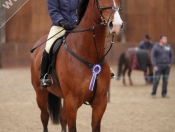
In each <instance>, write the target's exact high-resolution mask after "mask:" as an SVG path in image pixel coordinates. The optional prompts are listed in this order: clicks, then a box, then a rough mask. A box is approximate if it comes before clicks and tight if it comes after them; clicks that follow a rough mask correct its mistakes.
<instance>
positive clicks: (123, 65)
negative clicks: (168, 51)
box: [117, 48, 153, 85]
mask: <svg viewBox="0 0 175 132" xmlns="http://www.w3.org/2000/svg"><path fill="white" fill-rule="evenodd" d="M138 50H139V49H138V48H129V49H127V50H126V51H125V52H123V53H121V55H120V57H119V61H118V73H117V80H120V78H121V76H122V78H123V84H124V85H126V79H125V73H126V72H127V71H128V78H129V83H130V85H133V82H132V79H131V73H132V70H140V71H143V72H144V77H145V81H146V84H151V83H152V82H153V66H152V64H151V50H140V52H146V53H147V59H146V60H143V61H146V69H145V70H143V69H139V67H137V68H133V64H134V63H135V59H134V56H135V57H136V54H137V52H138ZM136 63H138V62H136ZM147 69H148V72H147Z"/></svg>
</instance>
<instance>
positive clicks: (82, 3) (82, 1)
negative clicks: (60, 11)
mask: <svg viewBox="0 0 175 132" xmlns="http://www.w3.org/2000/svg"><path fill="white" fill-rule="evenodd" d="M88 3H89V0H79V5H78V8H77V13H78V19H79V23H80V21H81V19H82V18H83V16H84V14H85V12H86V9H87V6H88Z"/></svg>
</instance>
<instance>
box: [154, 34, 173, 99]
mask: <svg viewBox="0 0 175 132" xmlns="http://www.w3.org/2000/svg"><path fill="white" fill-rule="evenodd" d="M167 42H168V40H167V37H166V36H165V35H162V36H161V37H160V42H159V43H157V44H156V45H155V46H154V47H153V49H152V53H151V62H152V65H153V67H154V71H155V76H154V82H153V91H152V96H153V97H154V96H155V95H156V91H157V86H158V84H159V80H160V77H161V75H163V85H162V97H167V85H168V77H169V73H170V68H171V65H172V64H173V61H174V54H173V50H172V48H171V46H170V45H169V44H168V43H167Z"/></svg>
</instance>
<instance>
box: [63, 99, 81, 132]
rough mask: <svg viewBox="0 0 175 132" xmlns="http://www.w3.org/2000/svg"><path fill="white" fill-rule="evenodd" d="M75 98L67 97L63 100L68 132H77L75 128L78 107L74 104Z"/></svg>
mask: <svg viewBox="0 0 175 132" xmlns="http://www.w3.org/2000/svg"><path fill="white" fill-rule="evenodd" d="M75 99H76V97H70V96H69V97H67V98H65V101H64V102H65V104H64V105H65V106H66V119H67V123H68V128H69V132H77V128H76V117H77V110H78V105H77V103H76V100H75Z"/></svg>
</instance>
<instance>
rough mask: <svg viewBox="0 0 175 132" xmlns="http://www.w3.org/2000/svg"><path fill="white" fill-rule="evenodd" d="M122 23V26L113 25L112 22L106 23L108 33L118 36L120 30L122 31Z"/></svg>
mask: <svg viewBox="0 0 175 132" xmlns="http://www.w3.org/2000/svg"><path fill="white" fill-rule="evenodd" d="M123 27H124V26H123V23H122V24H114V22H113V21H111V22H109V23H108V29H109V33H110V34H116V35H118V34H119V33H120V31H121V29H123Z"/></svg>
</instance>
